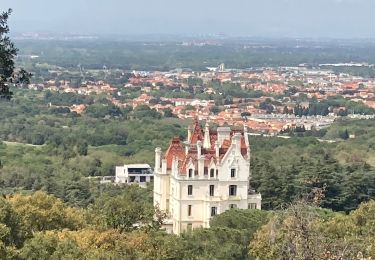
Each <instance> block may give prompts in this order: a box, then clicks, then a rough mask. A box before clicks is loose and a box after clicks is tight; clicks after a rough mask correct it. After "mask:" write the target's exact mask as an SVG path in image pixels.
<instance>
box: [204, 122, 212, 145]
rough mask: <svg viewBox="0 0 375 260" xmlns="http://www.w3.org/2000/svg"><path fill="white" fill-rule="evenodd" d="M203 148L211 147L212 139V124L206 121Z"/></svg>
mask: <svg viewBox="0 0 375 260" xmlns="http://www.w3.org/2000/svg"><path fill="white" fill-rule="evenodd" d="M203 148H205V149H210V148H211V140H210V126H209V125H208V122H207V121H206V126H205V128H204V140H203Z"/></svg>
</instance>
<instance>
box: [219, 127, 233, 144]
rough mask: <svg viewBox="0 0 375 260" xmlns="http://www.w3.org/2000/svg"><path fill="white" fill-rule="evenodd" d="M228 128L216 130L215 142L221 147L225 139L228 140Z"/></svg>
mask: <svg viewBox="0 0 375 260" xmlns="http://www.w3.org/2000/svg"><path fill="white" fill-rule="evenodd" d="M230 132H231V130H230V127H218V128H217V141H218V142H219V146H221V145H222V144H223V142H224V140H225V139H227V140H230Z"/></svg>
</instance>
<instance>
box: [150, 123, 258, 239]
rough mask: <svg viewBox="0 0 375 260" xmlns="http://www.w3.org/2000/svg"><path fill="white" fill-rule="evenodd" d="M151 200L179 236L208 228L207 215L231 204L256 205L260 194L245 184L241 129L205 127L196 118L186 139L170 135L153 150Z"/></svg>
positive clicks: (246, 148) (245, 146) (245, 145)
mask: <svg viewBox="0 0 375 260" xmlns="http://www.w3.org/2000/svg"><path fill="white" fill-rule="evenodd" d="M154 174H155V180H154V204H155V205H157V206H159V207H160V209H161V210H164V211H166V212H168V214H169V217H170V218H169V219H168V221H167V223H166V226H165V227H166V228H167V230H168V231H170V232H173V233H175V234H180V233H181V232H184V231H186V230H190V229H193V228H197V227H204V228H208V227H209V221H210V219H211V217H213V216H214V215H216V214H220V213H222V212H224V211H226V210H228V209H231V208H241V209H247V208H254V209H260V208H261V195H260V194H256V193H255V192H254V191H252V190H251V189H250V187H249V184H250V183H249V181H250V145H249V140H248V134H247V129H246V128H244V130H240V131H238V130H237V131H235V130H231V129H230V128H229V127H219V128H218V129H217V131H211V130H210V129H209V126H208V125H207V124H206V127H205V129H204V130H202V129H201V127H200V125H199V123H198V121H196V122H195V124H194V126H193V127H192V128H191V127H189V130H188V140H187V141H186V142H185V143H182V142H181V141H180V139H179V138H178V137H177V138H174V139H173V140H172V142H171V144H170V146H169V148H168V150H167V151H166V152H165V154H164V156H162V152H161V149H160V148H156V150H155V170H154Z"/></svg>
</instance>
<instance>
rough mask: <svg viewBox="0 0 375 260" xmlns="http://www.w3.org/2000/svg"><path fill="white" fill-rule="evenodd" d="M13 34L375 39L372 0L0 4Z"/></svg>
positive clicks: (7, 1) (85, 0)
mask: <svg viewBox="0 0 375 260" xmlns="http://www.w3.org/2000/svg"><path fill="white" fill-rule="evenodd" d="M8 8H12V9H13V14H12V16H11V17H10V20H9V24H10V26H11V31H12V32H19V33H21V32H51V33H78V34H83V33H87V34H98V35H101V34H116V35H130V34H169V35H203V34H204V35H207V34H225V35H229V36H244V37H306V38H310V37H311V38H375V30H373V29H372V25H373V24H375V16H373V14H372V10H375V1H373V0H315V1H311V0H262V1H251V0H248V1H245V0H234V1H222V0H216V1H214V0H205V1H204V2H203V1H198V0H191V1H185V2H178V1H173V0H160V1H148V0H138V1H120V0H107V1H99V0H91V1H88V0H74V1H73V0H65V1H56V2H51V1H43V0H33V1H32V2H21V0H12V1H11V0H3V1H2V2H1V3H0V10H3V11H5V10H6V9H8Z"/></svg>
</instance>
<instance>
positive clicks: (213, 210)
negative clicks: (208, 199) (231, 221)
mask: <svg viewBox="0 0 375 260" xmlns="http://www.w3.org/2000/svg"><path fill="white" fill-rule="evenodd" d="M216 215H217V207H211V217H213V216H216Z"/></svg>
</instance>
